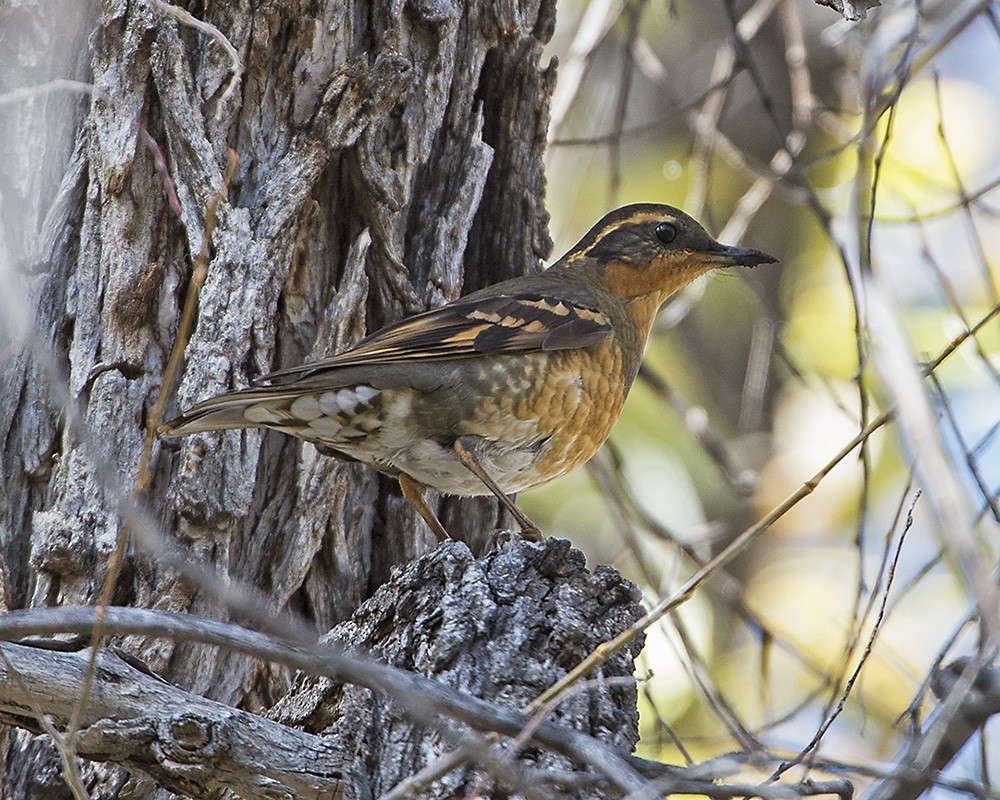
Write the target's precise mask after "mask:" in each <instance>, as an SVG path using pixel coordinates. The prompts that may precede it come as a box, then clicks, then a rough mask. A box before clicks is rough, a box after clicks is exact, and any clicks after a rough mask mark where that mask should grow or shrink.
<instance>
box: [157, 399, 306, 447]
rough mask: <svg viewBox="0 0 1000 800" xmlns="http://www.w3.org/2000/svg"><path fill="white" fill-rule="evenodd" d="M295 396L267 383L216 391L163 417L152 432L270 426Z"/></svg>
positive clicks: (165, 433)
mask: <svg viewBox="0 0 1000 800" xmlns="http://www.w3.org/2000/svg"><path fill="white" fill-rule="evenodd" d="M296 396H297V394H296V393H294V392H289V391H288V390H287V389H273V388H271V387H255V388H252V389H244V390H243V391H240V392H231V393H230V394H223V395H219V396H218V397H213V398H212V399H211V400H205V401H204V402H201V403H198V404H197V405H195V406H192V407H191V408H190V409H188V410H187V411H185V412H184V413H183V414H181V415H180V416H177V417H174V418H173V419H171V420H167V421H166V422H164V423H163V424H162V425H160V427H159V428H157V430H156V432H157V433H158V434H159V435H160V436H164V437H167V438H173V437H175V436H189V435H190V434H192V433H205V432H206V431H223V430H229V429H231V428H264V427H268V426H269V425H271V426H273V425H274V424H275V423H277V422H278V421H279V420H280V418H281V416H283V415H282V414H281V410H282V409H284V408H287V406H288V403H289V402H290V401H291V400H294V399H295V397H296ZM248 411H249V413H247V412H248Z"/></svg>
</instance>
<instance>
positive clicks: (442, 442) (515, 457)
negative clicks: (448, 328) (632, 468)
mask: <svg viewBox="0 0 1000 800" xmlns="http://www.w3.org/2000/svg"><path fill="white" fill-rule="evenodd" d="M598 364H599V365H600V367H599V368H596V365H598ZM428 369H433V370H434V373H428V374H429V375H433V380H431V379H429V380H428V384H429V385H428V386H425V387H422V388H420V389H417V388H412V387H394V386H391V385H382V386H379V385H378V384H379V383H380V381H378V380H374V381H373V384H374V385H372V386H366V385H359V386H350V387H343V388H338V389H335V390H334V389H331V390H329V391H326V392H319V393H317V394H315V395H306V396H305V397H307V398H310V399H305V398H298V399H296V401H295V402H294V403H293V404H292V406H294V407H289V408H288V411H289V414H290V416H294V417H295V419H294V422H293V423H292V424H288V423H287V422H286V424H284V425H280V424H279V425H275V424H274V423H275V421H274V419H273V414H274V412H275V409H274V407H273V406H272V407H271V408H268V409H266V414H267V416H268V417H271V419H270V420H268V423H269V426H271V427H279V428H280V429H282V430H284V431H285V432H286V433H291V434H293V435H296V436H299V437H301V438H303V439H307V440H309V441H313V442H316V443H317V444H321V445H325V446H327V447H330V448H333V449H334V450H336V451H338V452H340V453H343V454H345V455H348V456H350V457H351V458H355V459H357V460H358V461H362V462H364V463H367V464H370V465H372V466H374V467H376V468H378V469H380V470H382V471H383V472H387V473H389V474H398V473H399V472H405V473H407V474H408V475H410V476H411V477H412V478H414V479H415V480H417V481H419V482H420V483H423V484H425V485H426V486H429V487H431V488H432V489H435V490H437V491H439V492H443V493H446V494H460V495H482V494H488V493H489V490H488V489H487V488H486V487H485V486H484V485H483V484H482V482H481V481H480V480H479V479H478V478H476V477H475V476H474V475H473V474H472V473H471V472H469V471H468V470H467V469H466V468H465V467H464V466H463V465H462V464H461V463H460V462H459V461H458V458H457V456H456V454H455V450H454V443H455V441H456V439H461V441H462V444H463V445H464V446H465V447H466V449H467V450H469V451H471V452H472V453H473V454H474V455H475V456H476V458H477V459H478V460H479V462H480V463H481V464H482V465H483V467H484V468H485V469H486V471H487V472H488V473H489V474H490V475H491V476H492V477H493V479H494V480H495V481H496V482H497V483H498V484H499V485H500V487H501V488H502V489H503V490H504V491H506V492H508V493H514V492H519V491H522V490H524V489H528V488H530V487H532V486H537V485H539V484H541V483H545V482H546V481H550V480H552V479H553V478H557V477H559V476H560V475H564V474H566V473H567V472H569V471H571V470H573V469H575V468H576V467H578V466H580V465H581V464H583V463H584V462H586V461H587V460H588V459H589V458H590V457H591V456H592V455H593V454H594V453H595V452H596V451H597V449H598V448H599V447H600V446H601V445H602V444H603V443H604V440H605V439H607V437H608V434H610V432H611V429H612V428H613V427H614V424H615V422H616V421H617V419H618V415H619V413H620V412H621V409H622V405H623V404H624V401H625V394H626V392H627V387H625V384H626V383H630V382H631V381H630V380H629V381H623V380H622V370H623V365H622V361H621V358H620V355H619V350H618V348H616V347H614V346H613V345H612V343H610V342H608V343H602V344H600V345H596V346H594V347H590V348H587V349H586V350H563V351H555V352H549V353H530V354H524V355H516V356H513V357H511V356H510V355H507V356H506V357H504V358H482V359H469V360H465V361H455V362H448V363H441V362H437V363H435V364H429V365H428ZM630 378H631V376H629V379H630ZM253 413H254V412H253V410H252V409H248V410H247V416H248V417H252V415H253ZM263 413H264V412H262V414H263ZM310 417H311V419H310ZM261 422H264V420H263V419H262V420H261ZM289 422H291V420H289ZM268 423H265V424H268ZM303 423H304V424H303Z"/></svg>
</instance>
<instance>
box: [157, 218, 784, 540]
mask: <svg viewBox="0 0 1000 800" xmlns="http://www.w3.org/2000/svg"><path fill="white" fill-rule="evenodd" d="M775 261H777V259H775V258H774V257H773V256H770V255H768V254H767V253H765V252H762V251H760V250H755V249H752V248H748V247H735V246H731V245H724V244H720V243H719V242H717V241H716V240H715V239H713V238H712V237H711V236H710V235H709V234H708V233H707V232H706V230H705V229H704V228H703V227H702V226H701V225H700V224H699V223H698V222H697V221H696V220H694V219H693V218H692V217H690V216H688V215H687V214H685V213H684V212H683V211H680V210H679V209H677V208H673V207H671V206H668V205H661V204H656V203H635V204H631V205H626V206H623V207H621V208H618V209H615V210H614V211H611V212H610V213H608V214H606V215H605V216H604V217H603V218H602V219H601V220H600V221H599V222H597V224H595V225H594V226H593V227H592V228H591V229H590V231H589V232H588V233H587V234H586V235H585V236H584V237H583V238H582V239H581V240H580V241H579V242H578V243H577V244H576V245H575V246H574V247H573V248H571V249H570V250H569V251H568V252H567V253H566V254H565V255H564V256H563V257H562V258H560V259H559V260H558V261H556V262H555V263H553V264H552V265H551V266H550V267H549V268H548V269H546V270H544V271H542V272H539V273H537V274H532V275H527V276H523V277H517V278H513V279H510V280H505V281H502V282H500V283H495V284H493V285H491V286H487V287H486V288H484V289H481V290H479V291H475V292H472V293H470V294H468V295H465V296H462V297H459V298H458V299H457V300H454V301H452V302H450V303H447V304H445V305H442V306H439V307H437V308H433V309H431V310H429V311H425V312H423V313H418V314H415V315H413V316H409V317H406V318H404V319H402V320H400V321H398V322H394V323H391V324H389V325H387V326H385V327H384V328H381V329H380V330H377V331H375V332H374V333H372V334H370V335H369V336H367V337H366V338H364V339H362V340H361V341H359V342H358V343H357V344H356V345H354V346H353V347H350V348H349V349H346V350H344V351H342V352H339V353H336V354H334V355H332V356H330V357H328V358H325V359H322V360H319V361H315V362H312V363H306V364H302V365H300V366H293V367H291V368H287V369H281V370H278V371H277V372H272V373H270V374H268V375H265V376H263V377H262V378H260V379H259V380H258V381H256V382H255V384H254V385H252V386H250V387H248V388H245V389H241V390H237V391H233V392H228V393H226V394H221V395H218V396H216V397H213V398H211V399H208V400H205V401H203V402H200V403H198V404H196V405H194V406H193V407H192V408H190V409H189V410H187V411H185V412H184V413H182V414H181V415H179V416H177V417H176V418H174V419H171V420H169V421H167V422H165V423H164V424H163V425H161V426H160V428H159V433H160V435H161V436H163V437H167V438H169V437H179V436H187V435H190V434H197V433H204V432H209V431H218V430H227V429H233V428H271V429H274V430H278V431H281V432H282V433H286V434H290V435H291V436H295V437H298V438H299V439H303V440H305V441H307V442H311V443H312V444H313V445H315V446H316V447H317V449H318V450H319V451H320V452H321V453H323V454H324V455H328V456H333V457H335V458H339V459H343V460H348V461H358V462H362V463H364V464H367V465H369V466H371V467H374V468H375V469H376V470H378V471H380V472H382V473H385V474H387V475H390V476H393V477H395V478H396V479H397V480H398V481H399V485H400V489H401V491H402V494H403V496H404V497H405V498H406V500H408V501H409V502H410V503H411V504H412V505H413V506H414V508H415V509H416V510H417V512H418V513H419V514H420V516H421V517H422V518H423V520H424V521H425V522H426V523H427V525H428V527H429V528H430V530H431V531H432V532H433V533H434V534H435V536H437V538H438V539H439V540H445V539H448V538H449V535H448V532H447V531H446V530H445V528H444V526H443V525H442V524H441V522H440V521H439V520H438V519H437V516H436V515H435V514H434V512H433V511H431V509H430V507H429V506H428V505H427V502H426V500H425V498H424V492H425V490H426V489H433V490H435V491H437V492H439V493H442V494H446V495H462V496H476V495H486V494H490V493H492V494H494V495H496V497H497V498H498V499H499V500H500V501H501V503H503V505H504V506H505V507H506V508H508V510H510V512H511V513H512V514H513V516H514V518H515V520H516V521H517V522H518V524H519V526H520V528H521V532H522V535H524V536H525V537H526V538H529V539H535V540H537V539H540V538H541V536H540V531H539V530H538V528H537V527H536V526H535V525H534V524H533V523H532V522H531V520H530V519H528V517H527V516H526V515H524V514H523V513H522V512H521V511H520V509H519V508H518V507H517V506H516V504H515V503H514V501H513V500H512V499H511V495H515V494H517V493H518V492H521V491H524V490H525V489H530V488H532V487H535V486H538V485H540V484H543V483H547V482H549V481H551V480H553V479H555V478H558V477H560V476H562V475H565V474H566V473H568V472H570V471H571V470H573V469H575V468H576V467H579V466H580V465H582V464H584V463H585V462H586V461H588V460H589V459H590V458H591V456H593V455H594V454H595V453H596V452H597V450H598V449H599V448H600V447H601V445H602V444H603V443H604V441H605V440H606V439H607V438H608V436H609V434H610V433H611V430H612V428H613V427H614V425H615V422H616V421H617V419H618V416H619V414H620V413H621V410H622V407H623V405H624V404H625V399H626V397H627V395H628V392H629V389H630V387H631V386H632V383H633V381H634V380H635V377H636V374H637V373H638V370H639V365H640V362H641V360H642V355H643V351H644V349H645V346H646V342H647V340H648V338H649V333H650V330H651V328H652V326H653V321H654V319H655V317H656V313H657V311H658V310H659V308H660V306H661V305H662V304H663V303H664V301H665V300H666V299H667V298H668V297H670V296H671V295H672V294H674V293H675V292H677V291H678V290H679V289H681V288H683V287H684V286H686V285H687V284H688V283H690V282H691V281H692V280H694V279H695V278H697V277H698V276H700V275H702V274H704V273H706V272H708V271H710V270H713V269H716V268H720V267H733V266H744V267H753V266H756V265H759V264H767V263H773V262H775Z"/></svg>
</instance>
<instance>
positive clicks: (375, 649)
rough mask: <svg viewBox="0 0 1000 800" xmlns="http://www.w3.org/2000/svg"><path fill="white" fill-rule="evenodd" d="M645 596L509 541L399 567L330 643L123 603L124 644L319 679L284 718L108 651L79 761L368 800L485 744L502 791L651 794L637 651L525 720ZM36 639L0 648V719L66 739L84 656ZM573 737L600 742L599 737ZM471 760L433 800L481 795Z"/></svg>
mask: <svg viewBox="0 0 1000 800" xmlns="http://www.w3.org/2000/svg"><path fill="white" fill-rule="evenodd" d="M637 594H638V593H637V591H636V589H635V587H634V586H633V585H631V584H630V583H628V582H626V581H624V580H622V578H621V577H620V576H619V575H618V574H617V573H616V572H615V571H614V570H612V569H610V568H600V569H598V570H597V571H596V572H594V573H590V572H588V571H587V570H586V569H585V568H584V565H583V556H582V555H581V554H580V553H579V552H578V551H576V550H572V549H570V547H569V544H568V542H560V541H555V540H550V541H548V542H546V543H541V544H530V543H527V542H524V541H521V540H520V539H519V538H518V537H516V536H513V535H512V536H510V537H509V538H507V539H505V540H504V541H503V542H502V543H501V545H500V547H499V548H498V549H497V550H495V551H493V552H492V553H491V554H490V555H488V556H487V557H485V558H483V559H481V560H478V561H477V560H475V559H474V558H473V556H472V554H471V552H470V551H469V550H468V548H467V547H466V546H465V545H464V544H461V543H457V542H454V543H449V544H447V545H443V546H442V547H440V548H438V549H437V550H436V551H434V552H432V553H429V554H428V555H426V556H424V557H422V558H421V559H419V560H418V561H417V562H415V563H414V564H411V565H409V566H407V567H406V568H404V569H401V570H399V571H397V572H396V573H395V575H394V576H393V579H392V580H391V581H390V582H389V583H388V584H386V585H384V586H383V587H382V588H380V589H379V591H378V592H376V594H375V596H374V597H373V598H372V599H370V600H369V601H368V602H366V603H365V604H364V605H362V607H361V608H360V609H359V610H358V611H357V612H356V613H355V615H354V616H353V618H352V619H351V620H350V621H348V622H346V623H342V624H341V625H339V626H337V627H336V628H335V629H334V630H333V631H332V632H331V633H330V635H329V636H327V637H326V640H325V643H323V644H322V645H320V646H312V645H310V644H309V643H308V642H306V643H299V642H298V641H296V640H294V638H293V640H291V641H289V640H284V641H283V640H281V639H276V638H273V637H271V638H269V637H264V636H262V635H259V634H255V633H254V632H250V631H245V630H243V629H240V628H238V627H236V626H233V625H228V626H226V625H223V624H220V623H216V622H212V621H209V620H205V619H203V618H195V617H193V616H190V615H183V614H177V613H171V612H163V611H153V612H145V613H144V612H132V613H128V612H131V611H132V610H131V609H117V608H112V609H110V610H109V611H108V617H107V622H106V624H107V626H108V629H109V630H110V631H116V632H117V631H122V630H132V631H141V632H143V633H145V634H147V635H149V634H152V633H154V632H155V633H157V634H159V635H160V636H173V637H178V638H185V639H186V640H188V641H199V642H202V643H203V644H208V643H213V644H216V645H220V644H225V645H227V646H228V647H229V648H231V649H232V650H238V651H240V652H243V653H248V654H253V655H255V656H258V657H261V658H264V659H267V660H268V661H271V662H272V663H281V664H286V665H293V664H294V665H297V666H300V667H301V668H302V669H303V670H304V672H303V673H302V676H301V677H300V679H299V681H298V683H297V685H296V687H295V689H294V690H293V691H292V692H290V693H289V694H288V695H287V696H286V697H285V698H284V699H283V700H282V701H281V702H280V703H279V704H278V706H277V707H276V708H275V709H274V710H273V711H272V712H271V714H270V716H271V717H272V718H273V720H276V721H270V720H266V719H264V718H262V717H258V716H255V715H252V714H248V713H246V712H242V711H237V710H235V709H233V708H231V707H229V706H226V705H223V704H220V703H214V702H212V701H209V700H204V699H203V698H201V697H198V696H197V695H193V694H190V693H187V692H184V691H183V690H181V689H179V688H177V687H175V686H172V685H170V684H168V683H166V682H165V681H163V680H162V679H159V678H157V677H155V676H153V675H151V674H149V673H148V671H147V670H146V669H145V667H144V666H143V665H137V664H136V663H135V662H134V660H132V659H131V658H128V659H125V660H123V658H122V657H121V654H120V653H111V652H107V651H104V652H102V653H101V654H100V656H99V658H98V660H97V669H96V673H95V685H94V689H93V692H92V699H91V702H89V703H88V704H87V706H86V710H85V712H84V713H83V715H82V716H81V718H80V731H79V734H78V736H77V737H76V740H75V741H76V752H78V753H79V754H80V755H82V756H84V757H86V758H89V759H94V760H97V761H105V762H111V763H117V764H122V765H124V766H127V767H129V768H130V769H133V770H138V772H139V773H140V774H144V775H147V776H149V777H150V778H152V779H154V780H155V781H156V783H157V784H158V785H159V786H161V787H166V788H169V789H172V790H174V791H180V792H183V793H185V794H189V795H192V796H195V797H208V796H212V793H213V792H214V791H217V790H219V789H221V788H228V789H230V790H232V791H234V792H236V793H237V794H238V795H239V796H242V797H260V796H267V797H301V796H318V797H334V796H338V797H339V796H343V797H361V798H366V797H371V796H381V795H382V794H383V793H384V792H386V791H388V790H390V789H392V788H393V787H394V786H396V785H397V784H398V783H399V782H400V781H403V780H405V779H408V778H410V777H411V776H413V775H415V774H417V773H419V772H420V771H421V770H423V769H425V768H427V767H428V765H429V764H431V763H437V762H438V756H440V755H441V753H442V752H443V751H445V750H447V751H449V752H451V751H452V750H453V749H454V745H455V744H459V745H468V744H469V743H470V741H473V742H475V743H476V746H475V747H472V748H468V750H467V756H466V758H467V760H468V761H469V762H471V763H472V764H477V765H480V766H482V765H485V766H486V767H487V769H488V771H489V772H490V773H491V774H493V775H494V779H495V780H496V781H497V783H498V784H499V786H500V787H502V788H501V790H500V791H501V792H504V793H506V792H509V791H510V790H511V789H513V790H514V791H515V793H522V792H523V793H526V794H527V795H528V796H532V794H531V789H530V788H529V787H530V786H535V787H536V788H537V787H541V786H543V785H544V786H546V787H547V790H546V791H547V795H548V796H565V797H589V796H594V794H595V792H596V793H599V794H602V795H609V794H611V793H613V792H612V791H610V790H613V789H624V790H625V791H629V790H631V789H634V788H637V787H638V786H641V785H642V780H641V778H640V777H639V775H638V773H636V772H635V771H634V769H633V768H632V766H631V764H630V763H629V761H628V759H627V756H628V753H629V752H631V749H632V748H633V746H634V745H635V742H636V740H637V738H638V717H637V714H636V712H635V701H636V689H635V684H634V682H633V681H632V679H631V670H632V661H633V658H634V656H635V655H636V654H637V652H638V650H639V648H640V647H641V642H640V641H639V640H635V641H633V642H632V643H631V646H630V647H629V648H628V649H627V650H626V651H621V652H619V653H616V654H615V655H613V656H612V657H611V658H609V659H608V660H607V661H605V663H604V664H602V665H601V667H600V668H598V669H597V670H595V671H594V672H593V673H592V677H591V680H589V681H588V682H587V683H586V684H584V685H582V686H578V687H577V688H576V691H575V692H573V693H571V694H569V695H568V696H566V697H565V698H564V699H563V700H562V701H561V702H559V703H558V704H556V705H555V707H554V708H552V709H550V710H548V711H547V713H546V714H545V715H544V716H545V719H544V720H539V721H537V724H536V723H535V722H533V721H532V720H529V718H527V717H524V716H522V715H520V714H518V713H517V709H518V708H519V707H522V706H525V705H526V704H528V703H529V702H530V701H531V700H533V699H534V698H535V697H537V696H538V695H539V694H541V693H542V692H543V691H544V690H545V689H546V688H548V686H549V684H550V683H551V682H552V680H554V679H556V678H558V677H562V676H563V675H564V674H565V673H566V671H567V670H569V669H571V668H572V667H573V666H575V665H576V663H577V662H578V661H579V660H580V659H582V658H583V657H584V656H585V655H586V654H587V653H589V652H590V651H591V650H592V649H593V648H594V647H596V646H597V645H598V644H599V643H600V642H601V641H604V640H606V639H607V638H609V637H611V636H612V635H613V634H614V633H616V632H617V631H619V630H621V629H622V628H623V627H625V626H627V625H628V624H630V623H631V622H633V621H634V620H635V618H636V617H637V616H639V615H640V614H641V611H642V609H641V608H640V607H639V606H638V605H637V603H636V599H637ZM123 612H125V613H123ZM94 616H95V615H94V613H93V610H92V609H89V608H67V609H52V610H49V611H47V612H37V611H36V612H28V613H27V614H24V613H22V614H9V615H7V616H6V617H4V618H0V639H9V638H13V637H17V636H19V635H20V636H23V635H24V634H26V633H34V634H39V633H42V634H51V633H55V632H61V631H73V632H77V633H89V632H90V631H91V630H92V626H93V624H94V623H93V620H94ZM43 619H44V622H42V621H41V620H43ZM31 641H32V646H30V647H27V646H22V645H16V644H3V645H0V656H2V660H0V720H2V721H4V722H7V723H8V724H12V725H17V726H20V727H22V728H25V729H27V730H29V731H33V732H38V731H40V730H41V729H42V726H41V724H40V722H39V721H38V720H39V715H40V714H44V715H45V716H46V718H47V719H48V720H49V721H50V723H51V724H53V725H55V726H56V727H57V729H60V730H63V729H65V728H66V727H67V726H68V725H69V719H70V716H71V715H72V710H73V708H74V704H75V701H76V698H78V697H79V695H80V694H81V692H82V686H83V683H84V675H85V673H86V670H87V663H88V657H89V650H84V651H82V652H69V651H67V647H69V646H67V647H63V648H55V651H54V650H53V648H54V647H55V643H54V642H53V641H52V640H50V639H45V640H39V639H37V638H34V639H32V640H31ZM72 647H78V645H73V646H72ZM373 656H374V657H376V658H377V659H378V662H379V663H373V662H372V661H371V658H372V657H373ZM385 662H388V663H389V666H385V665H384V663H385ZM414 673H415V675H414ZM317 676H329V677H317ZM334 676H336V677H337V678H338V680H332V679H331V678H332V677H334ZM416 676H419V677H416ZM345 681H346V682H345ZM484 701H486V702H484ZM493 704H495V705H493ZM512 712H513V713H512ZM280 723H284V724H280ZM293 726H294V727H293ZM467 726H468V727H467ZM469 728H472V729H474V730H477V731H499V732H502V733H505V734H506V735H507V736H514V735H515V734H516V735H518V736H522V735H523V737H524V741H523V742H521V743H519V744H518V745H516V746H515V745H512V744H510V743H509V742H508V743H506V744H505V749H504V750H502V751H499V752H493V748H491V747H490V746H489V744H487V743H484V742H483V740H481V739H479V740H470V737H469V735H468V730H469ZM301 729H305V731H303V730H301ZM572 730H575V731H589V732H592V734H593V736H594V737H596V740H597V741H595V740H594V739H590V738H589V737H587V736H581V735H580V734H578V733H571V731H572ZM316 734H320V735H316ZM602 742H603V744H601V743H602ZM557 754H561V755H557ZM24 763H30V764H31V766H33V767H37V766H38V765H37V764H36V763H35V762H34V761H31V762H22V765H23V764H24ZM465 763H466V761H465V760H460V761H459V762H458V764H457V768H456V769H454V770H442V771H441V775H440V776H439V777H438V778H437V779H436V780H428V781H427V786H425V787H424V788H423V789H422V790H421V792H420V793H419V796H421V797H451V796H455V794H456V793H457V792H458V791H459V790H461V791H463V792H464V791H466V790H467V789H469V788H471V787H472V786H473V785H474V782H475V781H476V780H477V778H476V775H475V773H473V772H471V771H470V770H469V769H467V768H465ZM51 774H53V771H52V770H44V771H39V770H30V771H27V772H24V773H23V774H22V773H18V774H16V775H15V776H14V778H15V779H16V781H17V785H18V786H19V787H20V789H21V791H22V793H23V794H25V795H27V796H35V795H37V794H38V793H39V792H40V791H42V790H43V789H45V788H52V787H46V786H45V784H46V783H48V782H49V780H48V778H49V776H50V775H51ZM529 775H530V776H531V777H530V778H528V777H526V776H529ZM629 776H631V777H629ZM609 782H610V784H611V786H610V787H608V784H609ZM567 787H575V788H567ZM135 790H136V789H135V787H133V788H132V791H135ZM407 796H412V794H409V795H407ZM504 796H506V794H505V795H504Z"/></svg>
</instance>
